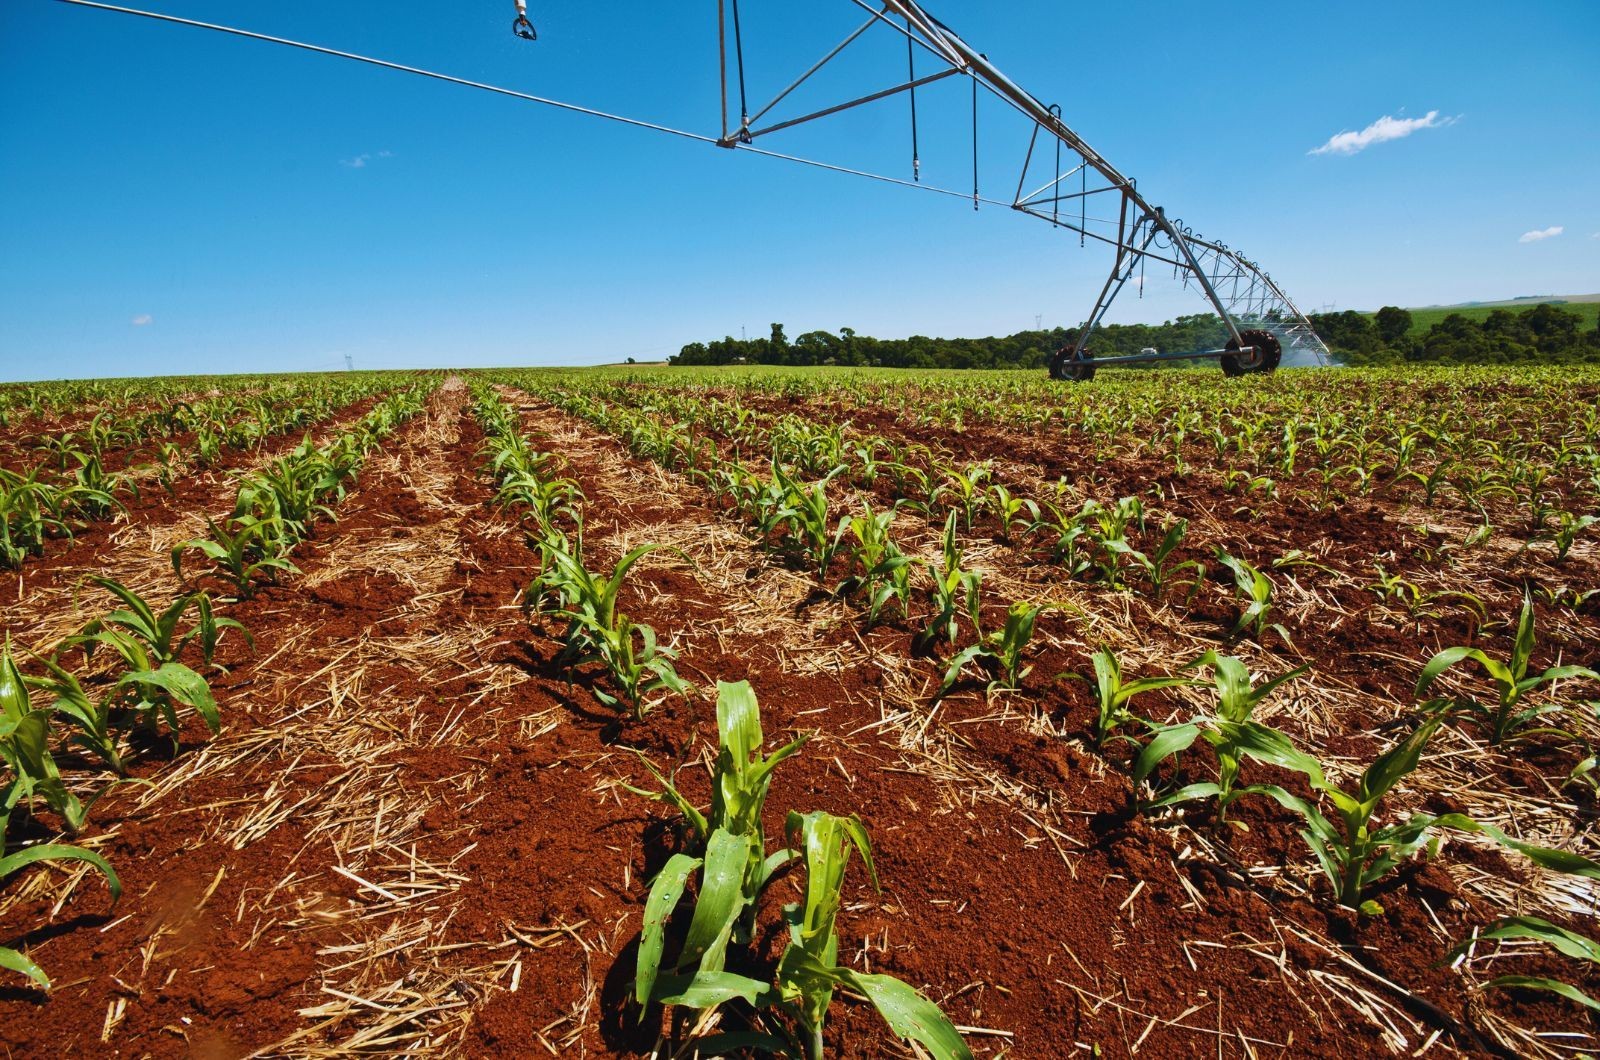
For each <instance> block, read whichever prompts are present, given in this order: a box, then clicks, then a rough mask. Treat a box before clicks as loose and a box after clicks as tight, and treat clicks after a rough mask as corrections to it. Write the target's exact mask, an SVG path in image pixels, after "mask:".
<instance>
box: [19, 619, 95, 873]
mask: <svg viewBox="0 0 1600 1060" xmlns="http://www.w3.org/2000/svg"><path fill="white" fill-rule="evenodd" d="M50 718H51V712H50V711H49V710H48V709H45V708H38V709H35V708H34V706H33V702H32V700H31V699H30V698H29V695H28V686H27V684H26V683H25V682H24V681H23V678H22V673H21V671H20V670H18V669H17V664H16V660H15V659H13V658H12V655H11V638H10V637H7V638H6V646H5V650H4V652H3V653H0V761H4V763H5V764H6V766H7V767H8V769H9V771H10V773H11V776H10V778H9V779H7V780H6V781H5V785H4V787H0V849H3V844H4V840H5V834H6V828H7V826H8V825H9V824H10V821H11V814H12V812H13V811H14V810H15V809H16V807H17V805H18V804H19V803H21V802H23V801H24V800H28V801H30V802H31V800H32V799H33V798H34V797H35V796H37V797H38V798H41V799H43V800H44V803H45V805H46V806H48V807H49V808H50V809H51V810H52V811H54V812H55V813H56V814H58V815H60V817H61V819H62V821H63V823H65V824H66V826H67V830H68V831H71V832H76V831H78V830H79V829H80V828H82V827H83V824H84V820H85V819H86V818H87V817H88V813H89V810H88V807H86V806H84V805H83V804H82V803H81V802H80V801H79V800H78V797H77V796H76V795H74V794H73V793H72V792H71V791H69V790H67V786H66V785H65V784H64V783H63V782H62V780H61V771H60V770H59V769H58V768H57V767H56V760H55V758H54V756H52V755H51V753H50ZM91 805H92V801H91Z"/></svg>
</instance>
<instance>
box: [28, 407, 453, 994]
mask: <svg viewBox="0 0 1600 1060" xmlns="http://www.w3.org/2000/svg"><path fill="white" fill-rule="evenodd" d="M428 390H429V388H427V387H424V386H413V387H411V388H409V389H407V390H403V391H400V392H397V393H395V394H392V395H390V396H388V397H387V398H385V399H384V400H383V401H381V402H380V403H379V404H378V405H376V406H375V407H374V408H373V409H372V410H371V411H370V412H368V413H367V414H366V415H365V416H364V417H362V419H361V420H360V421H358V422H357V423H355V424H354V425H352V426H351V427H349V428H347V429H346V430H344V431H342V432H340V433H339V434H338V435H336V436H335V437H334V438H333V439H331V440H330V441H328V442H327V443H325V444H323V445H322V446H313V445H311V443H310V441H309V440H307V441H306V442H304V443H302V444H301V445H300V446H299V447H297V448H296V449H295V450H293V451H291V452H290V453H287V454H285V455H284V456H282V457H279V458H278V459H277V460H275V461H273V462H272V463H271V464H270V465H268V466H267V467H264V468H261V469H258V470H256V471H252V472H249V473H246V474H244V475H242V476H241V477H240V482H239V488H238V498H237V502H236V505H235V508H234V511H233V513H232V515H230V516H228V517H227V518H225V519H224V520H223V521H222V522H221V523H219V522H217V521H215V520H208V523H209V525H210V527H211V531H212V534H211V536H210V537H207V538H202V539H200V540H197V541H191V542H186V543H184V544H182V545H179V546H178V547H177V548H176V549H174V551H173V554H172V562H173V566H174V568H175V569H177V570H178V571H179V573H180V574H181V572H182V571H181V568H182V559H183V556H184V555H185V554H186V553H188V552H191V551H199V552H200V553H202V554H203V555H204V556H205V557H207V558H209V559H211V560H212V561H213V562H214V564H215V566H216V572H217V573H218V574H220V575H222V576H224V577H225V578H226V579H227V581H228V583H229V585H230V587H232V588H233V589H234V590H235V592H236V593H237V595H239V596H241V597H243V596H247V595H249V593H250V592H251V590H252V589H253V587H254V585H255V583H256V581H257V580H259V579H263V578H271V577H273V576H275V575H276V574H278V573H279V572H281V571H285V570H288V571H292V570H294V568H293V566H292V564H291V563H290V561H289V559H288V552H289V550H290V549H292V548H293V546H294V544H296V543H298V542H299V541H300V540H303V539H304V538H305V537H306V536H307V535H308V534H309V533H310V532H311V530H312V528H313V527H314V525H315V524H316V522H317V521H318V520H319V519H322V518H332V517H333V505H336V504H337V503H338V501H339V500H340V499H342V498H343V496H344V492H345V490H346V489H347V487H348V483H349V482H350V481H351V480H352V479H353V478H354V476H355V473H356V471H357V469H358V468H359V467H360V465H361V463H362V461H363V459H364V457H365V456H366V454H367V453H369V452H370V451H371V450H372V449H373V448H375V447H376V446H377V445H378V444H380V443H381V442H382V441H383V440H384V439H385V438H387V437H388V436H390V435H391V434H392V433H393V432H394V430H395V429H396V428H397V427H399V426H400V425H401V424H402V423H404V422H405V421H406V420H408V419H410V418H411V417H412V416H415V415H416V414H417V413H418V412H420V411H421V410H422V408H423V404H424V402H425V400H426V396H427V393H428ZM89 581H91V582H92V583H93V584H95V585H97V586H99V587H100V588H102V589H104V590H105V591H107V592H108V593H110V594H111V595H112V596H113V597H114V598H115V599H116V601H117V602H118V604H120V606H119V607H116V608H114V609H112V610H110V611H108V612H107V613H106V614H104V615H103V616H101V617H100V618H97V619H95V620H93V621H91V622H90V623H88V624H87V625H86V626H85V627H84V628H83V629H82V630H81V631H80V632H78V633H76V634H74V635H72V636H70V637H68V638H66V639H65V640H64V641H63V642H62V643H60V644H59V645H56V646H55V648H54V650H53V651H51V652H50V653H48V654H43V653H32V652H30V653H28V654H29V655H31V656H32V657H33V660H34V663H35V664H36V668H37V669H38V671H39V672H38V673H35V674H25V673H23V671H22V669H21V667H19V665H18V663H17V660H16V658H15V656H14V654H13V651H12V647H11V644H10V642H9V640H8V641H7V643H6V647H5V650H4V654H3V656H0V708H3V710H4V719H3V721H0V758H3V760H4V763H5V767H6V775H5V777H4V783H5V787H4V788H3V789H0V795H3V805H0V837H4V836H5V835H6V832H7V828H8V826H9V823H10V820H11V818H12V815H13V813H14V812H16V811H17V810H18V809H19V808H20V809H21V810H22V811H23V812H25V813H31V812H32V810H33V807H34V806H35V805H36V804H42V805H43V806H44V807H46V808H47V809H48V810H50V811H51V812H52V813H54V814H55V815H56V816H57V818H58V819H59V820H60V822H61V824H62V826H63V827H64V828H65V829H66V831H67V832H69V833H75V832H77V831H79V830H80V829H81V828H82V827H83V826H84V824H85V823H86V822H87V819H88V815H89V812H90V810H91V809H92V807H93V805H94V803H95V801H96V800H97V799H98V798H99V797H100V796H101V795H103V794H104V793H105V792H106V791H108V790H110V789H111V788H112V787H114V786H115V785H116V784H118V783H125V782H130V781H128V780H127V779H126V778H127V773H128V768H129V765H130V755H131V754H133V753H136V752H137V751H139V750H142V749H144V748H146V747H149V746H150V745H151V744H152V743H154V742H157V741H160V740H167V741H170V742H171V743H172V745H173V746H174V747H176V745H177V739H178V732H179V729H180V725H181V718H180V715H179V712H180V710H181V709H183V708H189V709H192V710H193V711H194V713H195V715H196V716H197V717H198V718H199V719H200V720H201V721H202V723H203V724H204V725H205V726H206V728H207V729H208V730H209V731H210V732H212V733H213V734H215V733H216V732H218V731H219V730H220V726H221V720H222V719H221V712H220V710H219V708H218V705H217V702H216V699H215V697H214V695H213V694H212V691H211V687H210V683H209V681H208V680H207V678H206V677H205V675H204V674H203V673H202V672H201V671H200V670H197V669H195V668H194V667H192V666H190V665H189V664H188V663H186V662H184V661H182V656H183V655H184V653H185V651H186V650H188V649H190V648H191V646H193V648H192V650H193V651H194V652H196V653H197V654H198V660H197V661H198V662H199V663H200V665H201V666H202V667H205V668H212V667H214V666H216V663H215V658H216V653H217V649H218V645H219V644H220V642H221V641H222V639H223V637H224V636H225V635H226V634H227V633H229V632H230V631H237V633H238V634H239V635H240V636H242V637H244V638H245V639H246V640H247V641H248V640H249V632H248V631H247V630H246V629H245V628H244V626H243V625H241V624H240V623H239V622H238V621H236V620H235V619H232V618H228V617H226V616H223V615H219V614H217V613H216V612H215V610H214V609H213V606H212V601H211V597H210V596H209V595H208V594H207V593H206V592H204V591H200V590H192V591H186V592H183V593H180V594H179V595H178V596H177V597H176V598H175V599H173V600H172V601H171V602H170V603H168V604H166V605H165V606H164V607H158V605H156V604H155V603H153V602H151V601H148V600H146V599H144V598H143V597H141V596H140V595H139V594H138V593H136V592H135V591H133V590H132V589H130V588H128V587H127V586H125V585H122V584H121V583H119V582H116V581H114V580H112V579H109V578H104V577H92V578H90V579H89ZM74 652H77V653H81V656H82V661H83V664H84V666H85V667H88V666H90V665H93V664H94V663H95V660H99V659H105V660H106V662H105V663H102V664H99V665H95V666H94V669H93V671H92V673H89V674H88V675H87V676H80V675H79V674H78V673H76V672H74V670H73V669H69V667H68V665H67V662H68V656H69V653H74ZM42 700H48V701H49V705H48V706H46V705H43V704H42ZM85 753H86V754H88V755H92V756H93V758H94V759H95V760H96V761H97V763H98V765H99V766H100V767H102V768H103V769H104V770H105V771H108V772H109V773H110V774H111V777H112V779H111V780H110V781H109V783H106V784H103V785H101V786H99V787H98V789H97V790H95V791H94V792H93V794H92V795H90V796H89V797H88V798H86V799H85V798H83V797H81V796H80V795H79V794H78V792H77V791H76V790H74V787H73V786H70V785H69V784H68V782H67V780H66V778H65V777H63V775H62V766H61V764H60V762H61V761H63V760H64V759H63V755H74V756H77V755H81V754H85ZM52 860H78V861H85V862H88V863H90V864H91V865H93V866H94V867H95V868H96V869H98V870H100V871H101V872H102V873H103V874H104V875H105V877H106V879H107V882H108V884H109V886H110V888H111V892H112V894H113V896H114V897H115V896H118V895H120V893H121V885H120V882H119V880H118V879H117V876H116V873H115V870H114V869H113V868H112V867H111V866H110V865H109V864H108V863H107V862H106V861H105V860H104V859H103V858H102V857H101V856H100V855H98V854H96V853H94V852H93V851H90V850H88V849H86V848H83V847H78V846H74V845H71V844H66V843H50V844H42V845H34V846H24V847H22V848H20V849H18V850H17V851H15V852H14V853H12V854H9V855H7V856H5V857H4V858H3V859H0V879H3V878H4V877H6V876H9V875H11V874H12V873H14V872H18V871H21V869H22V868H24V867H26V866H27V865H30V864H34V863H37V862H41V861H52ZM0 967H4V968H7V969H10V970H12V971H16V972H19V973H21V974H23V975H26V976H28V977H29V978H30V979H32V980H33V981H35V982H36V983H38V984H39V985H40V986H43V987H46V988H48V987H49V985H50V981H49V978H48V976H47V975H46V973H45V972H44V971H43V970H42V969H41V968H40V967H39V966H38V965H37V964H35V963H34V962H33V961H31V960H30V959H29V958H28V957H27V956H26V955H24V954H21V953H18V952H16V951H14V950H9V949H3V948H0Z"/></svg>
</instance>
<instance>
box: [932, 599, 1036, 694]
mask: <svg viewBox="0 0 1600 1060" xmlns="http://www.w3.org/2000/svg"><path fill="white" fill-rule="evenodd" d="M1045 606H1046V605H1044V604H1030V603H1028V602H1026V601H1023V600H1019V601H1017V602H1016V603H1013V604H1012V605H1011V607H1010V609H1009V610H1008V611H1007V612H1006V624H1005V626H1004V627H1002V628H1001V629H999V630H997V631H995V632H993V633H982V632H981V631H980V632H979V634H978V640H977V643H975V644H971V645H968V646H967V647H965V648H963V649H961V651H959V652H957V653H956V656H955V658H953V659H951V660H950V665H949V666H948V667H947V668H946V669H945V673H944V682H943V684H941V685H940V686H939V694H940V695H944V694H945V693H946V692H948V691H950V689H951V688H953V687H954V686H955V683H956V681H958V680H960V678H961V671H962V670H964V669H966V668H967V667H968V666H969V665H971V664H972V663H974V662H976V663H978V664H979V665H980V666H983V667H984V668H986V669H987V670H988V671H989V672H990V673H991V674H992V675H993V676H994V679H993V680H992V681H990V682H989V684H988V686H987V688H986V689H985V691H986V692H988V693H989V694H991V695H992V694H993V693H995V692H999V691H1015V690H1016V689H1018V688H1020V687H1021V686H1022V679H1023V678H1025V677H1027V676H1028V674H1030V673H1032V672H1033V667H1031V666H1023V665H1022V652H1023V650H1024V649H1026V648H1027V646H1028V642H1029V641H1030V640H1032V639H1033V627H1034V625H1035V623H1036V622H1038V620H1039V613H1040V612H1041V611H1043V610H1044V609H1045Z"/></svg>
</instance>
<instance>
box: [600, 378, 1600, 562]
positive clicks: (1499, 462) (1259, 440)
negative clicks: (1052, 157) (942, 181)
mask: <svg viewBox="0 0 1600 1060" xmlns="http://www.w3.org/2000/svg"><path fill="white" fill-rule="evenodd" d="M1394 374H1395V373H1392V372H1391V373H1384V374H1383V376H1382V377H1381V378H1385V379H1387V381H1388V382H1389V383H1390V384H1391V385H1390V388H1389V389H1384V388H1380V387H1379V386H1378V385H1373V384H1375V383H1376V381H1377V380H1378V379H1379V378H1380V376H1378V375H1374V376H1373V377H1371V378H1372V379H1373V384H1368V383H1367V377H1366V376H1365V374H1364V373H1342V374H1341V377H1340V379H1339V385H1338V386H1337V387H1334V386H1329V385H1327V382H1326V380H1325V379H1318V378H1317V377H1301V378H1304V379H1305V382H1304V383H1301V384H1299V385H1296V383H1293V382H1289V381H1288V377H1283V378H1280V379H1276V380H1272V381H1270V382H1263V383H1261V384H1260V385H1259V386H1258V387H1256V388H1254V389H1253V390H1252V402H1251V404H1250V405H1249V406H1248V408H1244V407H1241V406H1240V405H1239V404H1238V403H1237V402H1236V401H1234V400H1233V397H1232V395H1231V393H1230V392H1229V391H1227V390H1224V389H1220V388H1217V387H1215V386H1213V385H1211V383H1210V381H1203V382H1202V381H1197V380H1195V379H1194V378H1193V377H1191V376H1189V375H1188V374H1187V373H1163V374H1162V376H1161V377H1160V378H1159V379H1156V378H1139V377H1129V378H1125V379H1124V380H1123V381H1122V382H1121V384H1120V385H1113V386H1111V387H1108V388H1107V389H1106V390H1100V389H1096V390H1095V391H1094V393H1093V395H1092V397H1091V396H1090V395H1089V394H1088V392H1087V391H1086V390H1081V389H1080V390H1078V391H1076V392H1074V391H1071V390H1063V388H1060V387H1051V386H1049V385H1048V384H1041V383H1039V382H1037V381H1026V382H1018V381H1017V377H1015V376H1001V377H999V380H996V379H995V378H994V377H991V376H988V375H985V376H980V377H977V378H976V379H973V378H970V377H969V378H963V379H961V380H960V381H959V382H949V383H930V382H927V381H921V380H919V381H917V382H908V383H904V384H886V383H883V382H880V381H875V380H873V379H871V378H870V377H866V376H853V377H846V378H845V379H844V380H842V381H841V380H840V379H839V378H838V377H810V378H807V379H797V378H794V377H774V376H771V375H766V376H760V375H751V376H744V377H740V376H734V377H732V378H731V379H730V378H729V377H719V378H716V379H715V380H714V381H712V382H710V383H689V384H681V383H677V382H675V381H674V380H673V378H672V377H657V378H653V379H651V383H652V386H651V388H650V394H649V397H648V401H649V402H650V403H651V404H652V405H654V406H657V407H670V406H671V405H672V404H674V403H675V402H678V401H680V400H681V401H687V402H693V401H696V400H697V396H696V395H697V392H698V391H703V390H705V389H706V387H707V386H709V385H715V386H716V387H718V388H719V390H720V389H721V388H725V387H726V386H727V385H728V384H729V383H730V382H732V383H733V384H734V385H735V386H737V387H739V388H740V389H742V390H748V391H752V392H756V393H764V394H766V395H768V396H774V395H777V394H782V395H783V396H784V397H786V398H790V399H793V398H795V397H798V398H800V399H801V400H805V399H810V398H815V397H817V396H818V395H822V394H826V395H827V396H828V397H829V398H830V400H837V399H838V397H839V395H841V394H843V395H848V396H849V397H850V398H853V402H852V401H849V400H847V401H846V402H845V404H844V407H843V408H842V409H841V410H840V412H839V416H840V417H848V415H849V413H850V408H851V406H852V404H854V405H860V406H866V405H869V404H870V405H873V406H878V407H884V406H888V407H890V408H894V409H896V410H897V411H898V412H899V414H900V417H901V418H903V419H904V420H905V421H906V422H909V423H914V424H922V425H928V426H941V427H946V428H950V429H956V430H960V429H962V428H963V426H964V425H965V424H968V423H984V424H1003V425H1005V426H1007V427H1009V428H1014V429H1016V430H1018V431H1021V432H1024V433H1028V434H1036V435H1039V436H1040V437H1042V438H1044V439H1046V440H1048V441H1053V442H1059V443H1065V444H1067V445H1069V446H1070V447H1071V448H1073V449H1074V450H1075V451H1079V452H1085V453H1088V454H1092V456H1093V457H1094V458H1096V459H1110V458H1114V457H1125V456H1133V457H1155V458H1158V459H1162V460H1167V461H1170V462H1171V463H1172V464H1173V468H1174V471H1175V472H1176V473H1177V474H1178V475H1179V476H1180V477H1184V476H1186V475H1188V474H1189V473H1191V472H1192V471H1193V470H1195V469H1196V468H1197V467H1209V468H1214V469H1215V472H1216V474H1217V475H1218V476H1219V477H1220V478H1221V479H1222V481H1223V482H1225V483H1227V484H1229V486H1230V488H1235V489H1238V490H1240V491H1243V492H1246V493H1247V494H1248V495H1250V496H1252V497H1253V496H1255V495H1257V494H1260V495H1262V496H1264V497H1266V498H1268V499H1270V498H1273V497H1276V496H1278V495H1279V494H1280V487H1282V488H1284V489H1288V488H1289V487H1290V485H1291V484H1293V488H1294V490H1295V491H1296V492H1297V493H1301V494H1303V495H1305V496H1307V497H1309V498H1311V499H1313V501H1314V503H1316V504H1317V505H1318V506H1320V507H1322V508H1324V509H1332V508H1337V507H1338V506H1339V505H1340V504H1341V503H1343V500H1344V498H1345V497H1346V496H1350V495H1368V494H1373V493H1377V492H1388V493H1390V494H1393V495H1395V496H1397V497H1399V496H1403V497H1406V498H1409V499H1412V500H1419V501H1421V503H1423V504H1424V505H1425V506H1427V507H1432V506H1434V505H1437V504H1446V503H1448V504H1450V505H1451V506H1453V507H1454V508H1457V509H1460V510H1465V511H1468V512H1471V513H1473V514H1474V515H1475V516H1476V517H1478V518H1479V519H1480V520H1481V521H1482V523H1483V525H1484V526H1487V527H1490V528H1491V529H1493V528H1494V523H1495V522H1498V523H1499V524H1500V529H1502V530H1504V531H1505V532H1508V533H1513V534H1519V535H1521V536H1522V537H1523V538H1524V540H1525V541H1526V542H1528V543H1529V544H1532V543H1534V542H1547V543H1548V544H1549V546H1550V548H1551V551H1553V552H1554V553H1555V556H1556V560H1557V562H1559V561H1560V560H1561V559H1564V558H1565V556H1566V554H1567V553H1568V551H1570V548H1571V545H1572V542H1573V541H1574V540H1576V539H1577V538H1578V537H1580V536H1582V535H1583V534H1585V533H1586V532H1589V531H1590V530H1591V529H1592V527H1593V526H1594V525H1595V523H1594V522H1593V521H1592V519H1593V517H1594V516H1595V513H1596V511H1597V507H1600V414H1597V413H1596V412H1595V410H1594V408H1593V407H1592V404H1585V403H1581V402H1579V403H1573V402H1568V401H1563V400H1560V398H1559V394H1558V390H1560V389H1565V388H1570V387H1571V386H1573V385H1575V384H1576V383H1581V380H1575V379H1573V378H1572V374H1571V373H1543V374H1541V373H1538V372H1536V371H1529V372H1527V373H1526V374H1524V373H1519V382H1521V383H1523V385H1526V386H1528V387H1530V389H1534V390H1536V391H1538V392H1541V393H1544V394H1546V395H1548V396H1549V397H1550V399H1551V412H1550V414H1548V415H1545V414H1540V415H1530V414H1529V413H1528V412H1527V409H1528V408H1531V407H1535V403H1534V402H1531V401H1530V402H1519V403H1501V404H1495V403H1493V402H1490V401H1488V400H1486V397H1485V395H1486V393H1488V392H1489V390H1488V389H1486V387H1485V385H1484V384H1485V382H1486V373H1483V372H1476V373H1456V374H1452V375H1449V376H1443V377H1441V376H1440V375H1439V374H1438V373H1430V372H1428V371H1422V372H1419V373H1417V374H1416V376H1415V377H1414V378H1400V379H1393V378H1390V377H1392V376H1393V375H1394ZM1469 375H1471V376H1475V377H1477V378H1475V379H1474V380H1472V381H1466V376H1469ZM841 382H842V384H843V385H841ZM1423 383H1426V384H1427V385H1426V386H1422V385H1421V384H1423ZM1352 384H1353V385H1352ZM1408 387H1411V388H1412V389H1408ZM633 389H637V388H633ZM595 390H596V392H598V393H601V394H602V395H603V396H605V397H607V398H608V399H612V400H625V398H624V395H628V394H629V393H630V388H629V387H626V386H621V385H615V384H612V385H609V386H598V387H596V388H595ZM1419 394H1420V395H1424V396H1423V397H1419V396H1417V395H1419ZM705 404H706V405H708V406H710V407H711V408H712V411H711V413H710V414H712V415H720V410H719V409H718V408H717V407H716V406H718V405H719V404H729V402H727V401H726V399H724V398H723V397H721V396H720V393H719V394H718V396H716V397H714V398H712V399H710V400H709V401H707V402H705ZM732 404H737V402H732ZM1563 498H1566V499H1565V500H1564V499H1563ZM1586 520H1587V521H1586Z"/></svg>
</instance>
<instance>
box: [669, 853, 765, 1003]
mask: <svg viewBox="0 0 1600 1060" xmlns="http://www.w3.org/2000/svg"><path fill="white" fill-rule="evenodd" d="M750 844H751V837H750V836H744V835H734V834H733V833H732V832H729V831H727V830H725V829H722V828H718V829H717V830H716V831H714V832H712V833H711V838H710V839H709V840H707V841H706V858H705V868H704V871H703V873H702V875H701V881H700V894H699V897H698V898H697V899H696V901H695V907H694V918H693V919H692V920H691V921H690V922H689V934H688V937H687V938H685V939H684V943H683V955H682V956H681V957H680V958H679V959H678V965H679V967H683V966H685V965H688V964H694V965H697V966H698V967H699V968H700V969H701V971H707V972H715V971H721V970H722V962H723V957H724V951H725V950H726V948H727V945H728V936H729V935H730V934H731V933H732V931H733V925H734V924H735V923H736V922H737V921H738V919H739V914H740V913H742V912H743V911H744V899H745V896H744V872H745V867H746V866H747V865H748V864H749V861H750Z"/></svg>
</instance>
